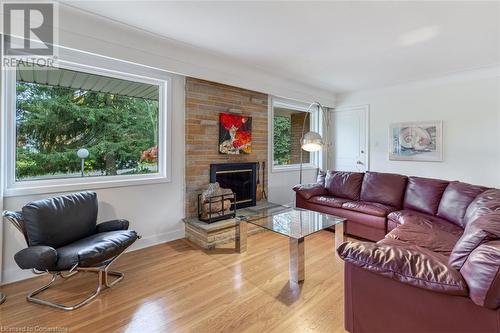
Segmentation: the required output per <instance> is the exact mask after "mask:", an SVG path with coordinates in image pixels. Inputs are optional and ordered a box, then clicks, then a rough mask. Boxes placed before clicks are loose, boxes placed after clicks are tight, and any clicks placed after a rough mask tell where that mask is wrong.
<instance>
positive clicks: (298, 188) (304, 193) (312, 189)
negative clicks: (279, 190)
mask: <svg viewBox="0 0 500 333" xmlns="http://www.w3.org/2000/svg"><path fill="white" fill-rule="evenodd" d="M292 189H293V190H294V191H295V193H297V194H298V195H300V196H301V197H302V198H304V199H306V200H309V199H310V198H311V197H314V196H317V195H325V194H328V191H327V190H326V189H325V188H324V187H323V185H321V184H297V185H295V186H294V187H293V188H292Z"/></svg>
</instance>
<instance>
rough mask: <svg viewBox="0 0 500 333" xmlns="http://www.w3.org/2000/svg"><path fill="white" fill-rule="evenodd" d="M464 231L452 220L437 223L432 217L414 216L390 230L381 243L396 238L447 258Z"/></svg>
mask: <svg viewBox="0 0 500 333" xmlns="http://www.w3.org/2000/svg"><path fill="white" fill-rule="evenodd" d="M462 232H463V229H462V228H460V227H459V226H457V225H455V224H453V223H450V222H446V221H442V222H440V223H436V222H435V221H432V220H430V219H426V218H421V217H414V218H413V219H410V220H408V221H406V223H404V224H402V225H400V226H399V227H397V228H396V229H394V230H392V231H391V232H389V233H388V234H387V235H386V236H385V239H383V240H381V241H380V243H381V244H383V243H385V241H386V240H390V239H395V240H398V241H400V242H402V243H404V244H406V245H416V246H420V247H422V248H425V249H427V250H429V251H432V252H435V253H439V254H441V255H443V256H445V257H446V258H447V257H448V256H449V255H450V253H451V252H452V250H453V246H454V245H455V243H456V242H457V241H458V239H459V238H460V236H461V235H462Z"/></svg>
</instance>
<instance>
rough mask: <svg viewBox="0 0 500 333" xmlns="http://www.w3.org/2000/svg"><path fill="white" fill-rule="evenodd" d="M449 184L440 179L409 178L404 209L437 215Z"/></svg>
mask: <svg viewBox="0 0 500 333" xmlns="http://www.w3.org/2000/svg"><path fill="white" fill-rule="evenodd" d="M448 184H449V182H448V181H445V180H440V179H430V178H420V177H409V178H408V186H407V188H406V193H405V199H404V202H403V208H404V209H412V210H416V211H419V212H422V213H426V214H430V215H436V213H437V210H438V206H439V202H440V201H441V197H442V196H443V192H444V190H445V189H446V187H447V186H448Z"/></svg>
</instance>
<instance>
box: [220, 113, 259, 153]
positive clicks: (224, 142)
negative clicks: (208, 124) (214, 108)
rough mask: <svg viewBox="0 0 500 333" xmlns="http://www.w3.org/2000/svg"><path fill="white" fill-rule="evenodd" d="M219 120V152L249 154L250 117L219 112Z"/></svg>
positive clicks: (250, 146) (250, 143) (250, 138)
mask: <svg viewBox="0 0 500 333" xmlns="http://www.w3.org/2000/svg"><path fill="white" fill-rule="evenodd" d="M219 121H220V127H219V152H220V153H221V154H229V155H237V154H250V153H251V152H252V117H246V116H241V115H235V114H230V113H221V114H220V115H219Z"/></svg>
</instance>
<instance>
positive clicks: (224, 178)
mask: <svg viewBox="0 0 500 333" xmlns="http://www.w3.org/2000/svg"><path fill="white" fill-rule="evenodd" d="M210 182H211V183H214V182H218V183H219V184H220V186H221V187H223V188H229V189H231V190H232V191H233V192H234V193H235V195H236V208H237V209H238V208H244V207H251V206H255V205H256V199H255V196H256V189H255V186H256V182H257V162H245V163H218V164H210Z"/></svg>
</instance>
